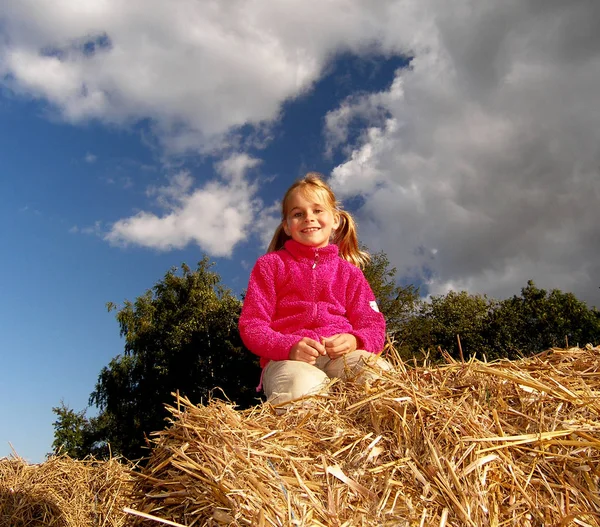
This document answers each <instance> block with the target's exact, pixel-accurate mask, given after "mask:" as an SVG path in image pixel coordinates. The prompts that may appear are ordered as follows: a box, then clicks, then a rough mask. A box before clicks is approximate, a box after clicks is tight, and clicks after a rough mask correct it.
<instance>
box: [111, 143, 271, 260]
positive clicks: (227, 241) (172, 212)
mask: <svg viewBox="0 0 600 527" xmlns="http://www.w3.org/2000/svg"><path fill="white" fill-rule="evenodd" d="M258 163H259V161H258V160H257V159H254V158H251V157H249V156H247V155H245V154H242V155H234V156H231V157H230V158H228V159H225V160H223V161H222V162H221V163H220V164H219V165H218V166H217V167H216V168H217V172H218V173H219V174H220V175H221V176H222V178H221V179H220V180H214V181H209V182H208V183H206V184H204V185H203V186H202V187H200V188H194V180H193V178H192V177H191V175H190V174H189V173H188V172H179V173H177V174H175V175H173V176H172V177H171V178H170V179H169V184H168V185H167V186H165V187H160V188H152V189H150V191H149V195H151V196H156V200H157V204H158V205H159V206H161V207H162V208H163V209H164V210H165V212H164V214H162V215H157V214H153V213H150V212H145V211H142V212H139V213H138V214H136V215H134V216H132V217H130V218H125V219H121V220H119V221H117V222H115V223H114V224H113V226H112V228H111V230H110V232H109V233H108V234H107V235H106V237H105V239H106V240H107V241H109V242H110V243H113V244H117V245H128V244H135V245H140V246H143V247H150V248H154V249H158V250H163V251H164V250H170V249H181V248H183V247H185V246H187V245H188V244H190V243H195V244H197V245H198V246H200V247H201V248H202V249H203V250H204V251H207V252H208V253H210V254H211V255H213V256H230V255H231V253H232V251H233V249H234V247H235V246H236V244H238V243H239V242H241V241H242V240H244V239H245V238H246V237H247V235H248V233H249V232H250V230H251V228H252V225H253V218H254V215H255V214H256V210H257V208H259V207H260V204H261V203H260V200H258V198H257V197H256V191H257V187H256V185H255V184H253V183H251V182H250V181H249V180H248V179H247V177H246V173H247V171H248V170H250V169H252V168H254V167H255V166H257V165H258Z"/></svg>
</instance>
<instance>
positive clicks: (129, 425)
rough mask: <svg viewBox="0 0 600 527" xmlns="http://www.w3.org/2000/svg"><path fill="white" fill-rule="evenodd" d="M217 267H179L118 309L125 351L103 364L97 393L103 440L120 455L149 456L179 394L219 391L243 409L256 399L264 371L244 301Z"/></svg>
mask: <svg viewBox="0 0 600 527" xmlns="http://www.w3.org/2000/svg"><path fill="white" fill-rule="evenodd" d="M211 265H212V264H210V263H209V261H208V259H207V258H204V259H203V260H202V261H201V262H200V263H199V264H198V268H197V269H196V270H195V271H192V270H191V269H190V268H189V267H187V266H186V265H185V264H184V265H182V267H181V271H182V273H181V274H178V273H177V269H175V268H173V269H171V270H170V271H169V272H167V273H166V275H165V276H164V278H163V279H162V280H160V281H159V282H158V283H157V284H156V285H155V286H154V287H153V288H152V289H151V290H148V291H147V292H146V293H145V294H143V295H141V296H140V297H138V298H137V299H136V301H135V302H130V301H126V302H125V304H124V305H123V307H122V308H120V309H118V310H117V315H116V318H117V321H118V322H119V325H120V330H121V336H122V337H124V339H125V352H124V354H123V355H118V356H117V357H115V358H114V359H113V360H111V362H110V363H109V365H108V366H106V367H105V368H103V369H102V371H101V372H100V375H99V378H98V382H97V384H96V388H95V390H94V391H93V392H92V394H91V396H90V403H91V404H93V405H96V406H97V407H98V408H99V409H100V412H101V414H100V419H99V421H98V422H97V423H96V425H97V426H96V429H97V430H96V431H97V432H98V435H99V437H98V438H97V439H98V440H100V441H105V442H106V443H109V444H110V447H111V449H112V452H113V454H114V453H118V454H122V455H124V456H126V457H128V458H131V459H133V458H139V457H141V456H143V454H144V450H143V446H144V438H145V437H146V436H147V435H148V434H150V433H151V432H154V431H157V430H161V429H162V428H164V426H165V418H166V417H167V414H166V411H165V409H164V405H165V403H171V402H172V400H173V395H172V393H174V392H177V391H178V392H179V393H180V394H182V395H185V396H186V397H189V398H190V399H191V400H193V401H196V402H198V403H200V402H202V401H206V400H207V399H208V398H209V397H211V396H214V397H221V398H224V397H226V398H228V399H229V400H231V401H232V402H234V403H236V404H237V405H239V406H241V407H247V406H249V405H251V404H253V403H255V402H256V392H255V389H254V388H255V386H256V385H257V383H258V379H259V376H260V369H259V367H258V364H257V361H256V360H255V359H254V357H253V355H252V354H250V352H249V351H248V350H246V349H245V348H244V346H243V345H242V342H241V339H240V336H239V333H238V330H237V321H238V318H239V313H240V309H241V302H240V300H239V299H237V298H236V297H234V296H233V294H232V293H231V292H230V291H229V290H228V289H226V288H224V287H223V286H222V285H221V284H220V277H219V276H218V275H217V274H216V273H214V272H213V271H211ZM108 307H109V310H114V309H116V307H115V306H114V305H113V304H109V306H108Z"/></svg>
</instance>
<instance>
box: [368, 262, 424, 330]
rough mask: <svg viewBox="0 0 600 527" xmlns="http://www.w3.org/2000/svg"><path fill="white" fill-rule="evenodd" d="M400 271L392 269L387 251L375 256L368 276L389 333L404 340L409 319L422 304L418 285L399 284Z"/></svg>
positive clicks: (370, 264)
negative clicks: (397, 279)
mask: <svg viewBox="0 0 600 527" xmlns="http://www.w3.org/2000/svg"><path fill="white" fill-rule="evenodd" d="M396 273H397V271H396V268H395V267H390V261H389V258H388V257H387V255H386V254H385V253H384V252H378V253H375V254H372V255H371V261H370V262H369V265H368V266H367V267H366V268H365V269H364V275H365V278H366V279H367V281H368V282H369V285H370V286H371V289H372V290H373V293H374V294H375V298H376V299H377V304H378V306H379V310H380V311H381V312H382V313H383V316H384V317H385V322H386V329H387V332H388V334H389V335H390V336H391V337H392V338H394V339H396V340H402V339H403V336H404V331H405V328H406V325H407V323H408V321H409V320H411V318H412V317H413V316H414V315H415V313H416V312H417V309H418V307H419V305H420V303H419V300H420V299H419V289H418V288H417V287H415V286H414V285H410V284H409V285H404V286H402V285H398V284H397V283H396V280H395V277H396Z"/></svg>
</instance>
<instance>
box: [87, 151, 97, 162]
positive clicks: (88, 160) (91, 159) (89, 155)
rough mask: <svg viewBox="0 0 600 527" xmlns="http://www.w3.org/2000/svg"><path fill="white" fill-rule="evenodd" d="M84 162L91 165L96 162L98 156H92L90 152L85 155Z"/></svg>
mask: <svg viewBox="0 0 600 527" xmlns="http://www.w3.org/2000/svg"><path fill="white" fill-rule="evenodd" d="M84 160H85V162H86V163H89V164H90V165H91V164H93V163H95V162H96V161H97V160H98V156H96V155H94V154H92V153H91V152H88V153H87V154H85V157H84Z"/></svg>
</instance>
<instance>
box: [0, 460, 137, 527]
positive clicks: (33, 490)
mask: <svg viewBox="0 0 600 527" xmlns="http://www.w3.org/2000/svg"><path fill="white" fill-rule="evenodd" d="M131 487H132V476H131V473H130V467H129V466H128V465H124V464H123V463H121V462H119V461H118V460H116V459H111V460H109V461H106V462H100V461H95V460H93V459H87V460H84V461H77V460H74V459H71V458H69V457H67V456H57V457H51V458H49V459H48V460H47V461H45V462H44V463H41V464H39V465H30V464H27V463H26V462H25V461H24V460H23V459H21V458H20V457H11V458H2V459H0V525H2V526H10V527H38V526H40V527H41V526H44V527H47V526H51V527H87V526H89V527H92V526H93V527H98V526H103V527H122V526H124V525H126V522H127V521H129V516H128V515H127V514H125V513H124V512H123V510H122V509H123V507H124V506H125V505H129V504H130V503H131Z"/></svg>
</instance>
